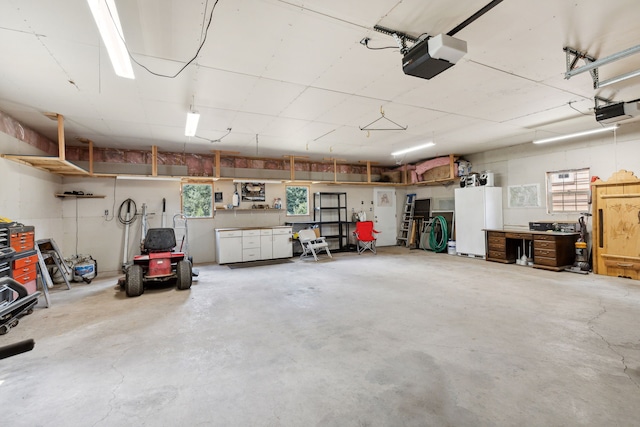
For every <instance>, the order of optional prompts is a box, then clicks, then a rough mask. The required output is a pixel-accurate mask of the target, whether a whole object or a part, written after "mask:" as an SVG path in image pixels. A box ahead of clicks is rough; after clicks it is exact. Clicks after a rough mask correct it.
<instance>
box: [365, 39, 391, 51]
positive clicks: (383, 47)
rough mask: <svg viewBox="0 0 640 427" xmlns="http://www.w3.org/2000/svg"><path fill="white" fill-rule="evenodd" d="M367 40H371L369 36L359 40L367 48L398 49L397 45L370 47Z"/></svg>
mask: <svg viewBox="0 0 640 427" xmlns="http://www.w3.org/2000/svg"><path fill="white" fill-rule="evenodd" d="M369 41H371V39H370V38H369V37H365V38H363V39H362V40H360V44H361V45H363V46H364V47H366V48H367V49H369V50H384V49H398V46H382V47H371V46H369Z"/></svg>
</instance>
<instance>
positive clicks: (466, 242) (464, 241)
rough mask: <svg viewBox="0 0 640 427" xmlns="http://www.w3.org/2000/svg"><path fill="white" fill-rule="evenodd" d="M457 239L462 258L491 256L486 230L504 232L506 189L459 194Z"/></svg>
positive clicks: (469, 190)
mask: <svg viewBox="0 0 640 427" xmlns="http://www.w3.org/2000/svg"><path fill="white" fill-rule="evenodd" d="M455 219H456V221H455V235H456V252H457V254H458V255H465V256H477V257H482V258H485V257H486V256H487V253H486V246H485V232H484V229H486V228H492V229H502V226H503V222H502V188H501V187H486V186H480V187H464V188H456V190H455Z"/></svg>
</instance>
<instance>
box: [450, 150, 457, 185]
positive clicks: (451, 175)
mask: <svg viewBox="0 0 640 427" xmlns="http://www.w3.org/2000/svg"><path fill="white" fill-rule="evenodd" d="M455 160H456V159H455V156H454V155H453V154H449V178H451V179H455V177H456V175H455V171H454V169H453V162H455Z"/></svg>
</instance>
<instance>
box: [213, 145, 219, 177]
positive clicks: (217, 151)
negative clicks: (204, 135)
mask: <svg viewBox="0 0 640 427" xmlns="http://www.w3.org/2000/svg"><path fill="white" fill-rule="evenodd" d="M215 155H216V160H215V161H216V162H215V165H214V167H215V168H216V174H215V176H216V178H220V150H216V151H215Z"/></svg>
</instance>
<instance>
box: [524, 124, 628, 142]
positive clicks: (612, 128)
mask: <svg viewBox="0 0 640 427" xmlns="http://www.w3.org/2000/svg"><path fill="white" fill-rule="evenodd" d="M618 126H620V125H613V126H607V127H602V128H598V129H592V130H586V131H584V132H576V133H570V134H568V135H560V136H553V137H551V138H544V139H537V140H535V141H533V143H534V144H546V143H547V142H556V141H563V140H565V139H571V138H578V137H581V136H587V135H593V134H596V133H602V132H609V131H615V130H616V129H618Z"/></svg>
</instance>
